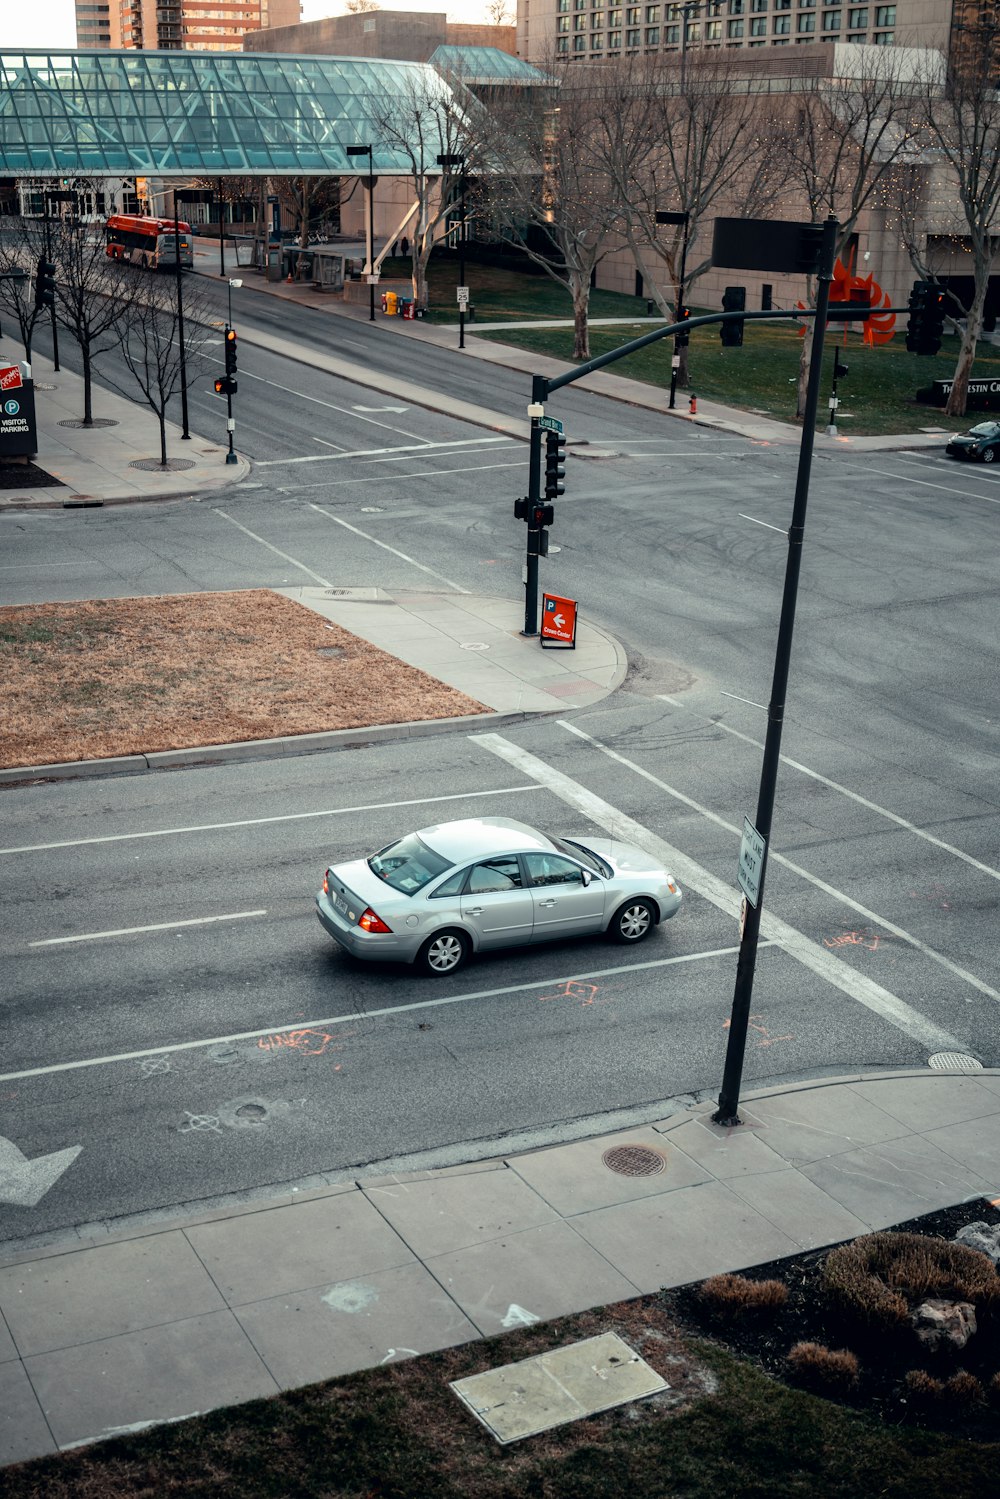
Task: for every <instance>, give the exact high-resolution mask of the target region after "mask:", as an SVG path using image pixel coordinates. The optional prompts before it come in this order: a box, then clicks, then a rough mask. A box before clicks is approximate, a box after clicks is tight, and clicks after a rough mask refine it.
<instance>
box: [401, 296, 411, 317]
mask: <svg viewBox="0 0 1000 1499" xmlns="http://www.w3.org/2000/svg"><path fill="white" fill-rule="evenodd" d="M413 313H414V305H413V298H412V297H400V299H399V315H400V317H405V318H410V319H411V320H412V318H413Z"/></svg>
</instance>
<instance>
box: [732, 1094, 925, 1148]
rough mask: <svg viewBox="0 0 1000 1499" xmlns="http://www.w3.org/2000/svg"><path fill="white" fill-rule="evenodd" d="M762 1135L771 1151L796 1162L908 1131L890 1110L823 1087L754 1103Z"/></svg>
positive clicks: (873, 1142) (871, 1142)
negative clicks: (887, 1111) (887, 1110)
mask: <svg viewBox="0 0 1000 1499" xmlns="http://www.w3.org/2000/svg"><path fill="white" fill-rule="evenodd" d="M752 1107H753V1114H754V1116H755V1117H756V1118H757V1119H759V1120H760V1121H761V1137H762V1138H763V1140H764V1141H765V1142H766V1144H768V1145H770V1147H771V1149H772V1150H774V1151H777V1152H778V1154H779V1155H783V1156H784V1157H785V1159H786V1160H788V1161H792V1162H795V1163H799V1162H803V1161H816V1160H820V1159H822V1158H823V1157H824V1156H831V1155H838V1154H841V1153H843V1152H845V1151H849V1150H852V1149H854V1148H855V1147H857V1146H858V1145H874V1144H876V1143H878V1142H879V1141H882V1140H892V1139H898V1138H899V1137H900V1136H901V1135H905V1134H906V1133H907V1130H906V1126H905V1125H902V1124H900V1122H899V1120H897V1119H894V1118H893V1117H892V1116H891V1115H890V1114H888V1113H886V1111H885V1110H884V1109H880V1108H879V1107H878V1106H877V1104H874V1103H872V1102H871V1101H870V1100H869V1099H868V1098H865V1097H863V1096H862V1095H861V1094H849V1095H847V1096H845V1094H844V1092H843V1090H841V1089H838V1090H837V1091H836V1092H834V1091H833V1090H830V1091H829V1092H827V1091H826V1090H823V1089H817V1090H816V1091H815V1092H809V1093H806V1094H796V1093H792V1094H781V1095H779V1096H777V1097H775V1098H758V1099H754V1101H753V1106H752Z"/></svg>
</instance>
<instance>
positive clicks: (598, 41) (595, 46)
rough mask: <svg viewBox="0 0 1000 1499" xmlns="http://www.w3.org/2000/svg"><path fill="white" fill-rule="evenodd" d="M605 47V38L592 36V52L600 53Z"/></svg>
mask: <svg viewBox="0 0 1000 1499" xmlns="http://www.w3.org/2000/svg"><path fill="white" fill-rule="evenodd" d="M603 46H604V38H603V36H592V37H591V38H590V50H591V52H600V51H601V48H602V47H603Z"/></svg>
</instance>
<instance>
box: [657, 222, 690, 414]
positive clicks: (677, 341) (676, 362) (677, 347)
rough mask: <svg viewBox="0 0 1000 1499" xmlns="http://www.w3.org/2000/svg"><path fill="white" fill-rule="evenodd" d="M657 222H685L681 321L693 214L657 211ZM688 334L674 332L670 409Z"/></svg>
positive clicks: (682, 249)
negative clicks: (683, 341) (683, 345)
mask: <svg viewBox="0 0 1000 1499" xmlns="http://www.w3.org/2000/svg"><path fill="white" fill-rule="evenodd" d="M656 222H657V223H658V224H683V225H684V237H683V239H682V240H681V274H680V286H679V293H680V294H679V296H678V299H677V300H678V307H677V320H678V322H679V321H680V316H681V308H682V307H683V306H684V305H685V301H684V283H685V281H686V280H687V253H688V228H689V226H690V223H691V215H690V214H687V213H681V212H677V213H672V212H671V213H657V215H656ZM687 336H688V335H686V334H680V333H675V334H674V353H673V358H672V359H671V361H670V402H669V405H668V410H670V411H673V410H674V408H675V406H676V404H677V402H676V399H675V398H676V395H677V371H678V370H679V369H680V366H681V338H682V337H687Z"/></svg>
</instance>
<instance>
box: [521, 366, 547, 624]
mask: <svg viewBox="0 0 1000 1499" xmlns="http://www.w3.org/2000/svg"><path fill="white" fill-rule="evenodd" d="M547 384H548V382H547V381H546V379H545V376H544V375H535V376H533V378H532V382H531V405H530V406H529V407H528V415H529V417H530V418H531V433H530V436H529V447H528V516H529V519H528V548H527V555H526V558H525V564H526V566H525V580H524V629H523V630H522V631H521V634H522V635H537V634H538V552H539V528H538V527H536V526H535V525H534V522H533V520H532V519H531V517H532V516H533V515H534V512H535V510H536V508H537V506H538V505H539V504H540V503H541V498H542V421H541V419H542V417H543V416H544V415H545V405H544V401H545V394H546V387H547Z"/></svg>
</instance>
